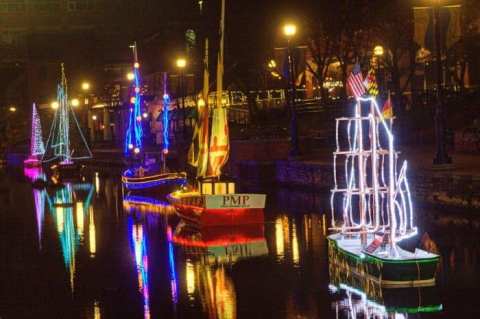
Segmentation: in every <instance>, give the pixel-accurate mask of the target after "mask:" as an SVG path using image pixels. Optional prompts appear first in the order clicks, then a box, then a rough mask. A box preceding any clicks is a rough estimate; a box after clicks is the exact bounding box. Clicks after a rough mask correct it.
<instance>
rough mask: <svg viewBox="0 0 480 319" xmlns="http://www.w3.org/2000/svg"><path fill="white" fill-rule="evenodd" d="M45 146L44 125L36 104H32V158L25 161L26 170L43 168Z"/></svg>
mask: <svg viewBox="0 0 480 319" xmlns="http://www.w3.org/2000/svg"><path fill="white" fill-rule="evenodd" d="M43 154H45V145H44V144H43V137H42V124H41V122H40V116H39V115H38V111H37V107H36V106H35V103H33V104H32V132H31V135H30V156H29V157H28V158H27V159H26V160H25V161H23V165H24V167H26V168H32V167H41V166H42V160H41V159H42V156H43Z"/></svg>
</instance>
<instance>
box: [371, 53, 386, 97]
mask: <svg viewBox="0 0 480 319" xmlns="http://www.w3.org/2000/svg"><path fill="white" fill-rule="evenodd" d="M384 54H385V50H384V49H383V47H382V46H381V45H376V46H375V47H374V48H373V55H374V56H375V58H376V61H377V74H378V75H379V76H380V75H381V79H380V81H378V82H379V86H380V87H379V89H380V90H379V91H380V92H382V91H383V89H385V86H386V85H385V83H386V81H385V72H382V73H381V74H380V70H381V67H382V64H383V61H382V59H383V55H384ZM383 70H385V68H383Z"/></svg>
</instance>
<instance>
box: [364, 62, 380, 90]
mask: <svg viewBox="0 0 480 319" xmlns="http://www.w3.org/2000/svg"><path fill="white" fill-rule="evenodd" d="M364 85H365V88H366V89H367V93H368V94H369V95H371V96H377V95H378V93H379V91H378V84H377V77H376V75H375V70H374V69H373V68H371V69H370V70H369V71H368V74H367V77H366V78H365V82H364Z"/></svg>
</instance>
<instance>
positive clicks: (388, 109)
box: [382, 92, 393, 120]
mask: <svg viewBox="0 0 480 319" xmlns="http://www.w3.org/2000/svg"><path fill="white" fill-rule="evenodd" d="M382 115H383V118H384V119H386V120H389V119H392V118H393V104H392V99H391V97H390V92H388V98H387V100H386V101H385V104H383V109H382Z"/></svg>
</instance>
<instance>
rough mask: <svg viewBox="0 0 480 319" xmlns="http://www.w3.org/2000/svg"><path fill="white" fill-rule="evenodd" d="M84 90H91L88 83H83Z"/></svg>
mask: <svg viewBox="0 0 480 319" xmlns="http://www.w3.org/2000/svg"><path fill="white" fill-rule="evenodd" d="M82 90H84V91H88V90H90V83H88V82H83V83H82Z"/></svg>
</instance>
